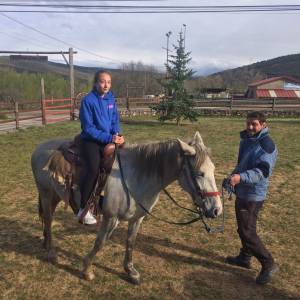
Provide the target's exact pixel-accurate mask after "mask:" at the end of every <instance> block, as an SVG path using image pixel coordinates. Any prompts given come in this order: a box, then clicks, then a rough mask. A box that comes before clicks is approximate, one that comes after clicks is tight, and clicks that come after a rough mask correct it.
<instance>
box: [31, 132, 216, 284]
mask: <svg viewBox="0 0 300 300" xmlns="http://www.w3.org/2000/svg"><path fill="white" fill-rule="evenodd" d="M66 142H67V140H52V141H48V142H46V143H43V144H41V145H39V146H38V147H37V148H36V150H35V151H34V153H33V154H32V171H33V174H34V177H35V180H36V185H37V188H38V192H39V212H40V216H41V217H42V220H43V223H44V237H45V240H44V245H45V247H46V249H47V251H48V258H49V259H53V260H54V261H55V260H56V253H55V250H54V248H53V246H52V238H51V222H52V217H53V213H54V211H55V208H56V205H57V204H58V202H59V201H60V200H61V199H64V197H65V196H66V188H65V185H64V182H63V180H64V178H58V177H55V178H54V177H53V174H52V173H51V172H50V171H49V170H46V169H45V168H44V167H45V165H47V162H48V161H49V159H51V156H52V153H54V152H55V150H56V149H57V148H58V147H59V146H61V145H62V144H63V143H66ZM56 153H57V152H56ZM119 154H120V160H121V168H122V170H120V165H119V163H118V162H117V160H116V161H115V162H114V164H113V168H112V171H111V173H110V175H109V177H108V179H107V183H106V185H105V187H104V200H103V203H102V206H101V214H102V215H103V217H102V222H101V226H100V229H99V232H98V235H97V238H96V241H95V244H94V247H93V248H92V250H91V251H90V252H89V253H88V254H87V255H86V257H85V258H84V263H83V265H84V267H83V275H84V277H85V278H86V279H88V280H92V279H93V278H94V274H93V271H92V270H91V263H92V260H93V258H94V256H95V255H96V253H97V252H98V251H99V250H100V249H101V248H102V247H103V246H104V244H105V242H106V240H107V239H108V238H109V237H110V235H111V234H112V232H113V231H114V229H115V228H116V227H117V225H118V223H119V221H127V222H128V236H127V245H126V253H125V259H124V269H125V271H126V272H127V274H128V276H129V279H130V280H131V282H133V283H135V284H139V283H140V274H139V272H138V271H137V270H136V269H135V268H134V265H133V260H132V251H133V247H134V243H135V239H136V235H137V232H138V230H139V227H140V224H141V223H142V221H143V218H144V217H145V215H146V214H147V213H146V211H145V209H146V210H148V211H150V212H151V210H152V209H153V207H154V205H155V204H156V202H157V201H158V198H159V192H160V191H161V190H162V189H163V188H165V187H166V186H168V185H169V184H170V183H172V182H173V181H175V180H178V181H179V184H180V186H181V187H182V188H183V189H184V190H185V191H187V192H188V193H189V194H190V196H191V198H192V200H193V202H194V204H195V205H196V206H198V207H199V208H201V210H202V211H203V213H204V215H205V216H206V217H208V218H214V217H217V216H218V215H220V214H221V213H222V203H221V200H220V196H219V192H218V191H217V187H216V182H215V178H214V169H215V167H214V164H213V163H212V161H211V159H210V157H209V155H208V152H207V148H206V147H205V145H204V143H203V140H202V138H201V136H200V134H199V133H198V132H196V134H195V136H194V138H193V139H192V141H191V142H190V143H189V144H187V143H185V142H183V141H181V140H179V139H174V140H170V141H165V142H160V143H150V144H145V145H136V146H129V147H127V148H124V149H122V150H120V152H119ZM122 173H123V174H122ZM122 175H123V176H122ZM126 191H127V192H126Z"/></svg>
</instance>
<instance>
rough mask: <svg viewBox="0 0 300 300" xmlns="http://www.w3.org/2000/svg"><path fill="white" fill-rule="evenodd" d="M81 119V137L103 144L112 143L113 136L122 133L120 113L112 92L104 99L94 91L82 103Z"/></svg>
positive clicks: (104, 96)
mask: <svg viewBox="0 0 300 300" xmlns="http://www.w3.org/2000/svg"><path fill="white" fill-rule="evenodd" d="M79 119H80V122H81V129H82V131H81V137H82V138H83V139H85V140H91V141H97V142H100V143H103V144H108V143H110V142H112V136H113V135H114V134H117V133H119V132H120V121H119V113H118V110H117V105H116V101H115V98H114V95H113V93H112V92H108V93H107V94H104V95H103V96H102V97H101V95H100V94H99V93H98V92H97V90H96V89H93V90H92V91H91V92H90V93H88V94H87V95H86V96H85V97H84V99H83V100H82V102H81V106H80V112H79Z"/></svg>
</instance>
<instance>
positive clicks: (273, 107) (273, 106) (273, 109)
mask: <svg viewBox="0 0 300 300" xmlns="http://www.w3.org/2000/svg"><path fill="white" fill-rule="evenodd" d="M274 111H275V98H273V99H272V114H273V115H274Z"/></svg>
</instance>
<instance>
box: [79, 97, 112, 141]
mask: <svg viewBox="0 0 300 300" xmlns="http://www.w3.org/2000/svg"><path fill="white" fill-rule="evenodd" d="M79 119H80V122H81V129H82V130H83V131H84V132H85V133H86V134H87V136H89V137H90V138H91V139H94V140H96V141H99V142H101V143H104V144H107V143H110V142H111V141H112V135H111V134H109V133H107V132H104V131H101V130H99V129H97V128H96V126H95V125H94V122H93V112H92V109H91V106H90V104H89V103H88V101H87V100H86V99H84V100H83V101H82V102H81V106H80V113H79Z"/></svg>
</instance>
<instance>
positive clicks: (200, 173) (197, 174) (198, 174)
mask: <svg viewBox="0 0 300 300" xmlns="http://www.w3.org/2000/svg"><path fill="white" fill-rule="evenodd" d="M195 176H196V177H204V173H203V172H201V171H196V172H195Z"/></svg>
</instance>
